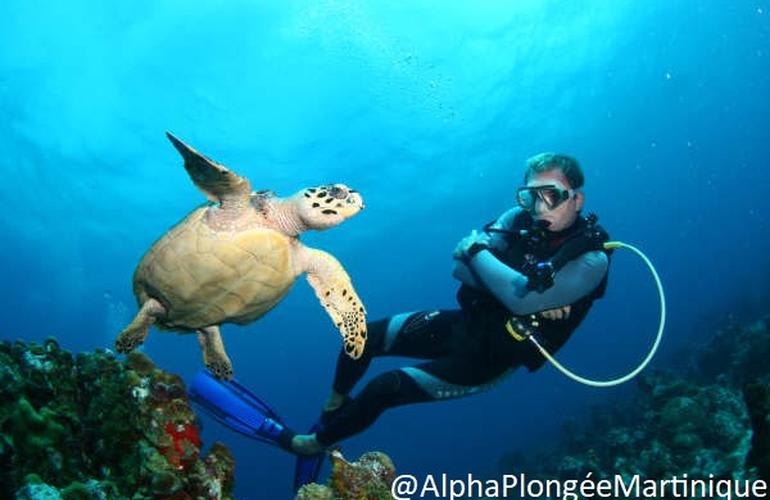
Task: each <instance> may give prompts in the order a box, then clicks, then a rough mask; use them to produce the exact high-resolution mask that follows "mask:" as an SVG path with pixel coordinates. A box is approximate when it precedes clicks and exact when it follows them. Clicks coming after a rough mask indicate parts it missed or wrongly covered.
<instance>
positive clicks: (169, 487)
mask: <svg viewBox="0 0 770 500" xmlns="http://www.w3.org/2000/svg"><path fill="white" fill-rule="evenodd" d="M0 466H1V467H0V470H2V472H0V474H2V475H0V497H3V498H13V497H14V496H16V498H21V499H24V498H30V499H31V498H35V499H40V498H52V499H53V498H63V499H76V498H77V499H80V498H105V499H106V498H109V499H121V498H126V499H127V498H131V499H141V498H165V499H180V500H181V499H188V498H189V499H192V498H205V499H219V498H222V499H225V498H231V491H232V487H233V468H234V462H233V458H232V456H231V455H230V452H229V451H228V450H227V449H226V448H225V447H224V446H222V445H220V444H215V445H214V446H213V447H212V449H211V450H210V451H209V453H208V455H206V456H205V457H203V456H201V440H200V437H199V435H198V428H197V426H196V419H195V414H194V413H193V412H192V410H191V408H190V405H189V402H188V400H187V396H186V391H185V387H184V384H183V382H182V380H181V379H180V378H179V377H178V376H175V375H172V374H169V373H166V372H164V371H162V370H160V369H158V368H156V367H155V366H154V365H153V363H152V362H151V361H150V360H149V358H147V357H146V356H145V355H144V354H141V353H138V352H135V353H131V355H129V356H128V357H127V359H126V361H125V362H122V361H119V360H118V359H116V358H115V356H114V355H113V354H112V353H111V352H109V351H97V352H92V353H79V354H77V355H74V356H73V355H72V354H71V353H70V352H68V351H66V350H64V349H61V348H60V347H59V345H58V343H57V342H56V341H55V340H54V339H47V340H46V341H45V342H44V343H43V344H42V345H40V344H37V343H29V344H26V343H24V342H20V341H17V342H14V343H11V342H0Z"/></svg>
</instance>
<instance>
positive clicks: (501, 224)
mask: <svg viewBox="0 0 770 500" xmlns="http://www.w3.org/2000/svg"><path fill="white" fill-rule="evenodd" d="M519 212H521V209H520V208H518V207H517V208H511V209H510V210H508V211H507V212H505V213H503V214H502V215H501V216H500V217H498V218H497V220H496V221H495V222H493V223H492V224H490V225H489V226H487V227H489V228H491V229H498V230H502V231H510V230H511V228H512V227H513V222H514V219H515V218H516V216H517V215H518V214H519ZM485 231H486V233H487V234H488V235H489V245H490V246H491V247H492V248H495V249H498V250H505V249H506V248H507V247H508V243H507V242H506V239H505V237H503V235H502V234H500V233H499V232H495V231H487V230H486V227H485Z"/></svg>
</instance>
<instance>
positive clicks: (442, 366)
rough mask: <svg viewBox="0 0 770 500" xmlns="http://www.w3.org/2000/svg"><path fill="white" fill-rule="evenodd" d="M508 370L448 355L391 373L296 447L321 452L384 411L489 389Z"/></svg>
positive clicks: (492, 364) (367, 424)
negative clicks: (303, 446) (299, 446)
mask: <svg viewBox="0 0 770 500" xmlns="http://www.w3.org/2000/svg"><path fill="white" fill-rule="evenodd" d="M509 370H510V367H509V366H508V365H507V364H502V363H495V362H490V361H489V360H483V359H480V358H475V357H473V358H472V357H460V356H452V357H447V358H441V359H437V360H433V361H430V362H427V363H422V364H420V365H418V366H414V367H407V368H402V369H399V370H392V371H389V372H386V373H383V374H382V375H379V376H377V377H375V378H374V379H372V381H371V382H369V383H368V384H367V385H366V387H364V389H363V390H362V391H361V393H360V394H358V395H357V396H356V397H355V398H354V399H351V400H350V402H349V403H348V404H346V405H345V406H344V407H343V408H341V409H340V410H339V411H338V412H336V414H335V415H334V417H333V418H332V419H330V421H329V422H328V423H326V425H324V427H323V428H322V429H321V430H319V431H318V433H317V434H316V435H315V436H314V435H312V434H309V435H303V436H298V440H297V442H298V444H304V445H307V446H308V448H306V449H311V448H312V447H313V445H315V446H316V447H317V448H316V449H322V448H323V447H325V446H329V445H330V444H332V443H336V442H337V441H340V440H342V439H345V438H347V437H350V436H352V435H354V434H358V433H359V432H361V431H363V430H364V429H366V428H367V427H369V426H370V425H371V424H372V423H374V421H375V420H377V418H378V417H379V416H380V415H381V414H382V412H384V411H385V410H387V409H388V408H394V407H396V406H402V405H406V404H412V403H421V402H429V401H436V400H440V399H448V398H459V397H465V396H470V395H472V394H477V393H479V392H482V391H484V390H486V389H489V388H491V387H492V386H494V385H495V383H496V382H497V381H499V380H501V379H502V377H503V375H505V374H506V373H507V372H508V371H509Z"/></svg>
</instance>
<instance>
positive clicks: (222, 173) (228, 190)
mask: <svg viewBox="0 0 770 500" xmlns="http://www.w3.org/2000/svg"><path fill="white" fill-rule="evenodd" d="M166 136H167V137H168V139H169V140H170V141H171V144H173V145H174V147H175V148H176V149H177V151H179V153H180V154H181V155H182V158H184V168H185V170H187V173H188V174H190V178H191V179H192V180H193V182H194V183H195V185H196V186H198V189H200V190H201V191H203V193H204V194H205V195H206V197H207V198H208V199H209V200H210V201H215V202H220V203H221V204H222V208H236V209H238V208H245V207H247V206H248V202H249V196H250V195H251V183H249V180H248V179H246V178H245V177H241V176H240V175H238V174H236V173H234V172H231V171H230V170H229V169H228V168H227V167H225V166H224V165H220V164H219V163H217V162H215V161H213V160H211V159H209V158H207V157H205V156H203V155H202V154H200V153H199V152H197V151H196V150H195V149H193V148H192V147H190V146H188V145H187V144H185V143H184V142H182V141H181V140H179V139H178V138H177V137H175V136H174V135H173V134H172V133H170V132H166Z"/></svg>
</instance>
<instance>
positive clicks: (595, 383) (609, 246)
mask: <svg viewBox="0 0 770 500" xmlns="http://www.w3.org/2000/svg"><path fill="white" fill-rule="evenodd" d="M604 248H605V249H606V250H614V249H617V248H625V249H627V250H631V251H632V252H634V253H635V254H636V255H638V256H639V257H640V258H641V259H642V260H643V261H644V263H645V264H646V265H647V268H648V269H649V270H650V272H651V273H652V277H653V278H655V285H656V286H657V287H658V296H659V297H660V322H659V326H658V335H657V336H656V337H655V342H654V343H653V344H652V348H651V349H650V352H649V353H648V354H647V357H646V358H644V360H643V361H642V362H641V364H640V365H639V366H637V367H636V368H635V369H634V370H633V371H631V372H630V373H628V374H627V375H624V376H622V377H620V378H616V379H613V380H591V379H587V378H584V377H581V376H580V375H576V374H575V373H573V372H571V371H570V370H568V369H567V368H565V367H564V365H562V364H561V363H559V362H558V361H556V359H555V358H554V357H553V356H551V354H550V353H549V352H548V351H546V350H545V348H544V347H543V346H541V345H540V343H539V342H538V341H537V339H536V338H535V336H534V335H530V336H528V337H527V338H528V339H529V340H531V341H532V343H534V344H535V347H537V348H538V350H539V351H540V352H541V353H542V354H543V356H545V358H546V359H547V360H548V361H550V362H551V364H552V365H553V366H555V367H556V369H557V370H559V371H560V372H562V373H563V374H564V375H566V376H568V377H569V378H571V379H572V380H574V381H576V382H580V383H581V384H585V385H590V386H592V387H611V386H613V385H619V384H622V383H623V382H627V381H629V380H631V379H632V378H634V377H635V376H637V375H638V374H639V372H641V371H642V370H644V368H645V367H646V366H647V365H648V364H649V362H650V360H651V359H652V357H653V356H654V355H655V351H657V350H658V346H659V345H660V341H661V339H662V338H663V328H664V327H665V325H666V297H665V295H664V294H663V285H662V284H661V282H660V277H659V276H658V272H657V271H656V270H655V267H654V266H653V265H652V262H650V259H648V258H647V256H646V255H644V253H642V251H641V250H639V249H638V248H636V247H634V246H632V245H629V244H627V243H623V242H620V241H608V242H606V243H605V244H604Z"/></svg>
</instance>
